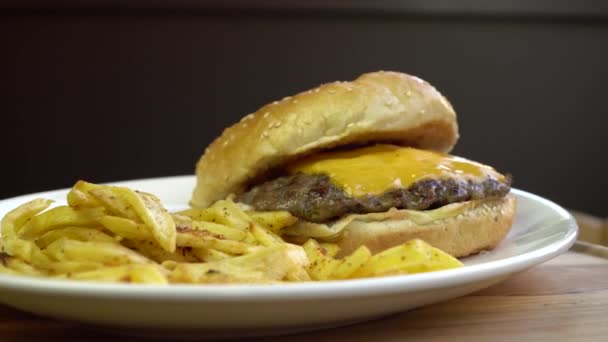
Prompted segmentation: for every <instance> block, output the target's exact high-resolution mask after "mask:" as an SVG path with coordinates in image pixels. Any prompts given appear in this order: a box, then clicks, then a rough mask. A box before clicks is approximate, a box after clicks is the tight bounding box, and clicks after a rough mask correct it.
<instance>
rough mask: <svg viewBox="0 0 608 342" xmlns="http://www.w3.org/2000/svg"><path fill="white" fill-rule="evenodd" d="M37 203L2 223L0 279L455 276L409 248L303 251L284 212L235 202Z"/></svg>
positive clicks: (430, 252) (130, 198) (311, 244)
mask: <svg viewBox="0 0 608 342" xmlns="http://www.w3.org/2000/svg"><path fill="white" fill-rule="evenodd" d="M50 204H51V201H48V200H34V201H30V202H28V203H26V204H24V205H22V206H19V207H18V208H16V209H15V210H13V211H11V212H9V213H8V214H7V215H5V217H4V218H3V219H2V227H1V229H2V236H1V237H0V273H8V274H21V275H28V276H47V277H55V278H60V279H75V280H85V281H90V280H94V281H109V282H128V283H154V284H167V283H275V282H282V281H310V280H321V281H322V280H340V279H352V278H359V277H377V276H385V275H390V274H404V273H416V272H428V271H433V270H439V269H447V268H453V267H461V266H462V264H461V263H460V261H458V260H457V259H455V258H452V257H451V256H449V255H447V254H445V253H443V252H442V251H440V250H438V249H436V248H434V247H432V246H430V245H428V244H426V243H425V242H423V241H421V240H412V241H409V242H407V243H404V244H402V245H399V246H396V247H393V248H390V249H388V250H385V251H382V252H380V253H378V254H376V255H372V253H371V252H370V251H369V249H368V248H367V247H365V246H362V247H359V248H358V249H356V250H355V251H354V252H353V253H351V254H350V255H348V256H345V257H343V258H341V259H336V258H335V256H336V255H338V254H339V252H340V248H339V247H338V245H337V244H334V243H331V242H323V243H319V242H318V241H316V240H314V239H309V240H308V241H307V242H306V243H305V244H304V245H303V246H296V245H293V244H289V243H287V242H286V241H285V240H283V239H282V238H281V236H280V235H279V234H280V232H281V230H282V229H283V228H284V227H287V226H290V225H292V224H294V223H295V222H296V221H297V218H295V217H294V216H293V215H291V214H290V213H288V212H286V211H275V212H256V211H244V210H243V208H242V207H240V206H239V205H237V204H235V203H234V202H232V200H230V199H227V200H221V201H217V202H216V203H214V204H213V205H212V206H211V207H209V208H205V209H188V210H185V211H182V212H179V213H174V214H169V213H168V212H167V210H166V209H165V208H164V207H163V205H162V204H161V203H160V201H159V200H158V198H156V197H155V196H153V195H151V194H148V193H145V192H138V191H133V190H131V189H128V188H124V187H115V186H107V185H97V184H92V183H87V182H84V181H79V182H77V183H76V184H75V185H74V187H73V188H72V189H71V191H70V192H69V194H68V204H69V206H58V207H55V208H52V209H50V210H46V211H45V209H47V208H48V207H49V205H50Z"/></svg>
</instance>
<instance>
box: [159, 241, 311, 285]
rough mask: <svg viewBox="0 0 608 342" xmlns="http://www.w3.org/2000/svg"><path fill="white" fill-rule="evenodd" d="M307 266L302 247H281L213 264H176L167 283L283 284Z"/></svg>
mask: <svg viewBox="0 0 608 342" xmlns="http://www.w3.org/2000/svg"><path fill="white" fill-rule="evenodd" d="M306 262H307V260H306V255H305V253H304V251H303V250H302V248H301V247H299V246H295V245H288V244H283V245H276V246H272V247H266V248H263V249H260V250H258V251H256V252H253V253H250V254H247V255H243V256H240V257H234V258H230V259H225V260H220V261H216V262H209V263H200V264H179V265H177V266H176V267H175V269H174V270H173V272H172V273H171V275H170V279H171V280H173V281H176V282H193V283H217V282H247V283H260V282H261V283H266V282H273V281H278V280H282V279H283V278H285V277H286V275H287V274H288V273H289V272H290V271H293V270H294V269H296V268H298V267H301V266H302V265H305V264H306Z"/></svg>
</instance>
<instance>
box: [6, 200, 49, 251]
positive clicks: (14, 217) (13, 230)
mask: <svg viewBox="0 0 608 342" xmlns="http://www.w3.org/2000/svg"><path fill="white" fill-rule="evenodd" d="M51 203H53V201H51V200H45V199H35V200H33V201H30V202H27V203H25V204H22V205H20V206H19V207H17V208H15V209H13V210H11V211H9V212H8V213H7V214H6V215H5V216H4V218H2V239H3V240H5V241H6V240H9V239H13V238H16V237H17V233H18V232H19V230H20V229H21V227H22V226H23V225H24V224H25V223H26V222H27V221H29V220H30V219H31V218H32V217H33V216H35V215H36V214H38V213H39V212H41V211H43V210H44V209H46V208H48V207H49V206H50V205H51Z"/></svg>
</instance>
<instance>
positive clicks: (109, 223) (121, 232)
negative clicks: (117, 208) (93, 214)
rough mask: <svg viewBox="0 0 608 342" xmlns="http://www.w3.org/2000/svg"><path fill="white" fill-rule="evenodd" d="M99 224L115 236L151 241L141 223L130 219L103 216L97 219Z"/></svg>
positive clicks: (149, 235)
mask: <svg viewBox="0 0 608 342" xmlns="http://www.w3.org/2000/svg"><path fill="white" fill-rule="evenodd" d="M99 223H100V224H101V225H102V226H104V227H105V228H106V229H107V230H109V231H111V232H112V233H114V234H115V235H118V236H120V237H123V238H125V239H132V240H151V239H152V233H150V229H149V228H148V227H147V226H146V225H145V224H143V223H137V222H135V221H133V220H131V219H128V218H124V217H119V216H111V215H105V216H102V217H101V218H100V219H99Z"/></svg>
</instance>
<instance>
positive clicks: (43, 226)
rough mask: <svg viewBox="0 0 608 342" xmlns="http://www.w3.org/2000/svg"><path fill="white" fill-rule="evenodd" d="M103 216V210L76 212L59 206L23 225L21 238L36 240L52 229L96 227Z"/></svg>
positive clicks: (88, 209)
mask: <svg viewBox="0 0 608 342" xmlns="http://www.w3.org/2000/svg"><path fill="white" fill-rule="evenodd" d="M102 215H103V209H102V208H92V209H91V208H87V209H82V210H76V209H74V208H71V207H68V206H59V207H55V208H52V209H49V210H47V211H45V212H43V213H42V214H39V215H37V216H34V217H33V218H32V219H31V220H30V221H28V222H27V223H26V224H24V225H23V227H22V228H21V230H20V231H19V236H20V237H21V238H23V239H35V238H37V237H39V236H40V235H42V234H44V233H46V232H47V231H49V230H51V229H56V228H61V227H66V226H80V227H95V226H98V225H99V224H98V223H97V218H98V217H101V216H102Z"/></svg>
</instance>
